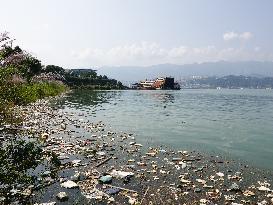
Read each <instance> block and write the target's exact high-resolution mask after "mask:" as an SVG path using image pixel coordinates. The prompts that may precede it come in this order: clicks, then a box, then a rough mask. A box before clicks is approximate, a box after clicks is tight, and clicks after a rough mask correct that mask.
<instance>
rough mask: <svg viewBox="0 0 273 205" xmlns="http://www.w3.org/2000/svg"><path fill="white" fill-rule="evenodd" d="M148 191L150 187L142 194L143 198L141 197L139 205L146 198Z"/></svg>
mask: <svg viewBox="0 0 273 205" xmlns="http://www.w3.org/2000/svg"><path fill="white" fill-rule="evenodd" d="M149 189H150V187H149V186H148V188H147V189H146V191H145V193H144V196H143V197H142V199H141V202H140V204H142V202H143V200H144V199H145V197H146V195H147V193H148V191H149Z"/></svg>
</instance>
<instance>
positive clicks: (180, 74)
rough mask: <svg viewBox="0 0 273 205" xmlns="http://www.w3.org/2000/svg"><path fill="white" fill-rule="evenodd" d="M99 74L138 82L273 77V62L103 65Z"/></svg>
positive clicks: (122, 80) (124, 80)
mask: <svg viewBox="0 0 273 205" xmlns="http://www.w3.org/2000/svg"><path fill="white" fill-rule="evenodd" d="M98 74H100V75H107V76H109V77H110V78H114V79H117V80H119V81H121V82H125V83H126V82H127V83H128V82H136V81H139V80H143V79H153V78H156V77H159V76H173V77H175V79H176V80H180V79H181V78H184V77H189V76H219V77H222V76H226V75H244V76H252V77H267V76H268V77H273V62H258V61H243V62H227V61H219V62H208V63H200V64H198V63H194V64H185V65H175V64H160V65H153V66H147V67H138V66H120V67H101V68H99V69H98Z"/></svg>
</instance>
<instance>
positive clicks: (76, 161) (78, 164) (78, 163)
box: [71, 159, 82, 167]
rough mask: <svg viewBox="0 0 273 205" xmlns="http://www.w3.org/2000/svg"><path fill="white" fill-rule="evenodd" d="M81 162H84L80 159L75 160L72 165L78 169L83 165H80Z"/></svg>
mask: <svg viewBox="0 0 273 205" xmlns="http://www.w3.org/2000/svg"><path fill="white" fill-rule="evenodd" d="M81 161H82V160H80V159H75V160H72V161H71V163H72V165H73V167H78V166H80V165H81V164H80V163H81Z"/></svg>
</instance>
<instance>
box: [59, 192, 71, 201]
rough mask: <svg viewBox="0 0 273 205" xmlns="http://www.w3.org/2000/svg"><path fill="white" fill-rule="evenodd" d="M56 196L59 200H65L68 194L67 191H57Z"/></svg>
mask: <svg viewBox="0 0 273 205" xmlns="http://www.w3.org/2000/svg"><path fill="white" fill-rule="evenodd" d="M56 197H57V199H59V200H60V201H66V200H68V195H67V193H65V192H60V193H58V194H57V196H56Z"/></svg>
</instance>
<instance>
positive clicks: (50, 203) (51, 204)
mask: <svg viewBox="0 0 273 205" xmlns="http://www.w3.org/2000/svg"><path fill="white" fill-rule="evenodd" d="M55 204H56V202H55V201H54V202H47V203H40V204H38V203H36V204H34V205H55Z"/></svg>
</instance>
